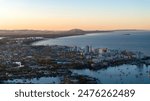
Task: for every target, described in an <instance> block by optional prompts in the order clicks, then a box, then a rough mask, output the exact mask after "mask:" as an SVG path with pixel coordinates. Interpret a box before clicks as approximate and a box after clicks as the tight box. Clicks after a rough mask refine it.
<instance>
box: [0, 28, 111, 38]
mask: <svg viewBox="0 0 150 101" xmlns="http://www.w3.org/2000/svg"><path fill="white" fill-rule="evenodd" d="M98 32H110V31H99V30H93V31H84V30H81V29H71V30H68V31H48V30H0V37H62V36H72V35H83V34H88V33H98Z"/></svg>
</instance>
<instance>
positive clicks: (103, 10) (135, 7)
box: [0, 0, 150, 30]
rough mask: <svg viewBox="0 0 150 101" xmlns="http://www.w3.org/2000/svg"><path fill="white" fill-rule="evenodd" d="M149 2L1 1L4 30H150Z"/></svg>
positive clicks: (79, 0) (101, 0) (102, 0)
mask: <svg viewBox="0 0 150 101" xmlns="http://www.w3.org/2000/svg"><path fill="white" fill-rule="evenodd" d="M149 5H150V0H0V29H5V30H20V29H33V30H70V29H74V28H79V29H83V30H115V29H144V30H150V12H149V10H150V6H149Z"/></svg>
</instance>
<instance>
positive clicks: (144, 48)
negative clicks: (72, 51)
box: [33, 31, 150, 84]
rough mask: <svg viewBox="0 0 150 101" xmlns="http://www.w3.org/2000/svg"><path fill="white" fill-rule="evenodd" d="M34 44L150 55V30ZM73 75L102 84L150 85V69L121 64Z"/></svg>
mask: <svg viewBox="0 0 150 101" xmlns="http://www.w3.org/2000/svg"><path fill="white" fill-rule="evenodd" d="M33 45H67V46H80V47H85V46H86V45H92V46H93V47H94V48H110V49H121V50H131V51H141V52H143V53H144V54H145V55H149V56H150V31H117V32H109V33H93V34H87V35H79V36H70V37H61V38H56V39H48V40H43V41H38V42H35V43H33ZM71 71H72V73H73V74H76V75H85V76H89V77H93V78H96V79H97V80H98V81H99V82H98V83H99V84H100V83H103V84H150V66H146V65H142V64H141V65H121V66H116V67H108V68H106V69H101V70H97V71H92V70H89V69H88V68H87V69H82V70H75V69H72V70H71Z"/></svg>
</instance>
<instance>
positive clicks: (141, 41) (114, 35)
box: [33, 31, 150, 55]
mask: <svg viewBox="0 0 150 101" xmlns="http://www.w3.org/2000/svg"><path fill="white" fill-rule="evenodd" d="M33 45H67V46H80V47H85V46H86V45H92V46H93V47H94V48H110V49H121V50H125V49H126V50H131V51H141V52H143V53H144V54H146V55H150V31H116V32H109V33H93V34H87V35H79V36H70V37H61V38H56V39H48V40H44V41H43V40H42V41H39V42H35V43H33Z"/></svg>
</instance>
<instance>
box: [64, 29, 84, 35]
mask: <svg viewBox="0 0 150 101" xmlns="http://www.w3.org/2000/svg"><path fill="white" fill-rule="evenodd" d="M67 32H68V33H70V34H75V33H76V34H83V33H85V32H86V31H84V30H81V29H72V30H69V31H67Z"/></svg>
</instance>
